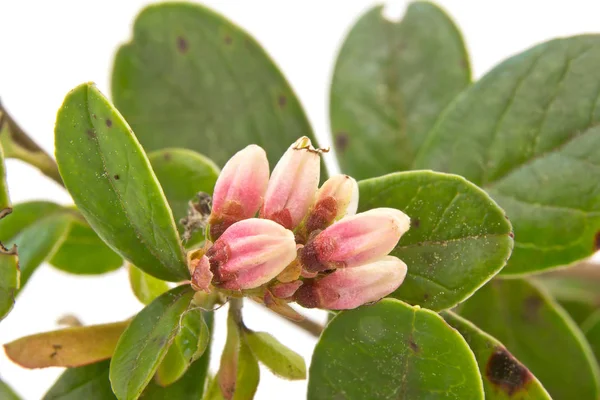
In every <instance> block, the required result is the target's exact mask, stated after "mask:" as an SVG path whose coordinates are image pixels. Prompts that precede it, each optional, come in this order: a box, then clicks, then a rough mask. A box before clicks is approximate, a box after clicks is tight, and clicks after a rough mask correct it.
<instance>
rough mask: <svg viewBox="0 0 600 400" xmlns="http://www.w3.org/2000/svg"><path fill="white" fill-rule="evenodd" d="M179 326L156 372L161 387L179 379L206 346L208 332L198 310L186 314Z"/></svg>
mask: <svg viewBox="0 0 600 400" xmlns="http://www.w3.org/2000/svg"><path fill="white" fill-rule="evenodd" d="M180 325H181V327H180V330H179V332H178V333H177V335H176V336H175V339H174V341H173V344H171V347H169V350H168V351H167V354H166V355H165V358H164V359H163V361H162V363H161V364H160V366H159V367H158V370H157V371H156V381H157V383H158V384H159V385H161V386H169V385H171V384H173V383H174V382H176V381H177V380H178V379H179V378H181V377H182V376H183V375H184V374H185V372H186V371H187V369H188V368H189V367H190V365H191V364H192V363H193V362H194V361H196V360H197V359H198V358H200V357H201V356H202V354H204V352H205V351H206V348H207V346H208V342H209V339H210V332H209V330H208V326H207V325H206V322H204V318H203V316H202V311H201V310H200V309H194V310H190V311H188V312H186V313H185V315H184V316H183V318H182V320H181V324H180Z"/></svg>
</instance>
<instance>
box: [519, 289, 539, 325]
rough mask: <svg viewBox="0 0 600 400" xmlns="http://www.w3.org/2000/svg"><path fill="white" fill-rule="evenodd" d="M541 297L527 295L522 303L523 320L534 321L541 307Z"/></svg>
mask: <svg viewBox="0 0 600 400" xmlns="http://www.w3.org/2000/svg"><path fill="white" fill-rule="evenodd" d="M542 303H543V301H542V299H541V298H540V297H538V296H536V295H533V296H529V297H528V298H526V299H525V302H524V304H523V317H524V319H525V320H527V321H530V322H533V321H536V320H537V318H538V315H539V312H540V308H541V307H542Z"/></svg>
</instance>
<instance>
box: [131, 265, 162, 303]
mask: <svg viewBox="0 0 600 400" xmlns="http://www.w3.org/2000/svg"><path fill="white" fill-rule="evenodd" d="M128 270H129V284H130V285H131V290H132V291H133V294H134V295H135V297H137V299H138V300H139V301H140V302H141V303H142V304H146V305H147V304H150V303H152V301H154V299H156V298H157V297H158V296H160V295H161V294H163V293H164V292H166V291H168V290H169V285H168V284H167V282H165V281H163V280H160V279H158V278H155V277H153V276H152V275H148V274H147V273H145V272H144V271H142V270H141V269H139V268H138V267H136V266H134V265H131V264H129V266H128Z"/></svg>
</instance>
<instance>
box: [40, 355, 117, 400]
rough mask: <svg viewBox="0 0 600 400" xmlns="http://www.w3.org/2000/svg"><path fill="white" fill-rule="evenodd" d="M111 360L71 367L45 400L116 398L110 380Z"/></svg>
mask: <svg viewBox="0 0 600 400" xmlns="http://www.w3.org/2000/svg"><path fill="white" fill-rule="evenodd" d="M109 365H110V361H108V360H106V361H102V362H99V363H96V364H91V365H87V366H85V367H78V368H69V369H67V370H66V371H65V372H63V374H62V375H61V376H60V377H59V378H58V380H57V381H56V382H55V383H54V385H53V386H52V387H51V388H50V390H49V391H48V393H46V395H45V396H44V398H43V400H82V399H85V400H116V397H115V395H114V394H113V392H112V389H111V388H110V381H109V380H108V367H109Z"/></svg>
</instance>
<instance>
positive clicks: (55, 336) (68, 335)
mask: <svg viewBox="0 0 600 400" xmlns="http://www.w3.org/2000/svg"><path fill="white" fill-rule="evenodd" d="M128 324H129V321H124V322H115V323H111V324H101V325H90V326H82V327H76V328H67V329H60V330H57V331H51V332H43V333H38V334H35V335H31V336H26V337H23V338H20V339H17V340H15V341H14V342H10V343H8V344H5V345H4V350H5V351H6V355H7V356H8V357H9V358H10V359H11V360H12V361H13V362H15V363H17V364H19V365H20V366H22V367H25V368H46V367H79V366H82V365H88V364H93V363H95V362H98V361H101V360H106V359H108V358H110V357H111V356H112V354H113V352H114V350H115V346H116V345H117V341H118V340H119V337H120V336H121V334H122V333H123V331H124V330H125V328H127V325H128Z"/></svg>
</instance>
